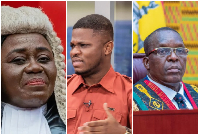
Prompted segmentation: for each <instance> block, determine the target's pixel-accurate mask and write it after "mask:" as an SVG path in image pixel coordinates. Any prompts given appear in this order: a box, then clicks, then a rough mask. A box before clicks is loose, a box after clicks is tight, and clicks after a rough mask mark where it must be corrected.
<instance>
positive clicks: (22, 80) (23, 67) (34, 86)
mask: <svg viewBox="0 0 200 136" xmlns="http://www.w3.org/2000/svg"><path fill="white" fill-rule="evenodd" d="M56 74H57V70H56V67H55V62H54V57H53V53H52V50H51V47H50V45H49V43H48V42H47V40H46V39H45V38H44V37H43V36H42V35H40V34H36V33H32V34H14V35H10V36H8V37H7V39H6V40H5V41H4V43H3V45H2V47H1V85H2V87H1V89H2V93H1V94H2V95H1V99H2V101H4V102H6V103H9V104H12V105H15V106H18V107H22V108H31V107H39V106H41V105H43V104H45V103H46V102H47V100H48V99H49V97H50V96H51V95H52V93H53V90H54V85H55V80H56Z"/></svg>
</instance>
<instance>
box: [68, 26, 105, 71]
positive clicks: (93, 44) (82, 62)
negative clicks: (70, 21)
mask: <svg viewBox="0 0 200 136" xmlns="http://www.w3.org/2000/svg"><path fill="white" fill-rule="evenodd" d="M104 40H105V39H103V38H102V36H101V34H98V33H97V32H95V33H94V32H93V29H86V28H77V29H73V31H72V39H71V43H70V45H71V51H70V57H71V60H72V64H73V66H74V70H75V73H76V74H80V75H90V74H93V73H97V72H98V71H100V70H101V68H103V66H104V65H105V64H104V56H105V55H104V42H103V41H104Z"/></svg>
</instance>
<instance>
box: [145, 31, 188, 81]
mask: <svg viewBox="0 0 200 136" xmlns="http://www.w3.org/2000/svg"><path fill="white" fill-rule="evenodd" d="M152 38H153V39H154V40H153V42H152V43H151V45H153V46H152V48H151V49H150V50H153V49H155V48H158V47H171V48H178V47H183V48H184V47H185V46H184V44H183V41H182V38H181V37H180V36H179V34H177V33H176V32H173V31H170V30H164V31H160V32H158V33H156V34H155V35H153V37H152ZM186 60H187V55H182V56H177V55H176V54H175V53H174V52H172V53H171V54H170V55H168V56H158V55H156V53H152V54H150V55H149V70H148V71H149V74H150V76H151V78H153V79H154V80H155V81H157V82H159V83H161V84H168V83H178V82H180V81H182V77H183V75H184V73H185V68H186Z"/></svg>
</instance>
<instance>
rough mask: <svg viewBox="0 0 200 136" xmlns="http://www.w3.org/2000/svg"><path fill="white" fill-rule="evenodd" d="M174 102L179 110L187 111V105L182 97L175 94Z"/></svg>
mask: <svg viewBox="0 0 200 136" xmlns="http://www.w3.org/2000/svg"><path fill="white" fill-rule="evenodd" d="M174 100H175V101H176V102H177V104H178V107H179V109H187V105H186V103H185V100H184V99H183V95H181V94H180V93H177V94H176V95H175V97H174Z"/></svg>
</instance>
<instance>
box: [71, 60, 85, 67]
mask: <svg viewBox="0 0 200 136" xmlns="http://www.w3.org/2000/svg"><path fill="white" fill-rule="evenodd" d="M82 63H83V61H82V60H72V64H73V66H74V67H76V66H79V65H81V64H82Z"/></svg>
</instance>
